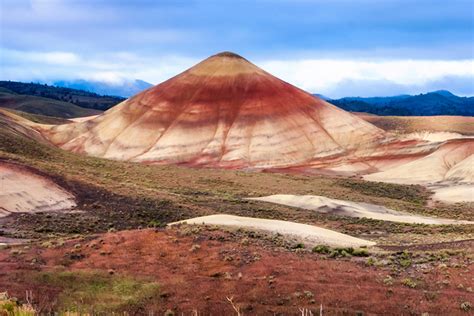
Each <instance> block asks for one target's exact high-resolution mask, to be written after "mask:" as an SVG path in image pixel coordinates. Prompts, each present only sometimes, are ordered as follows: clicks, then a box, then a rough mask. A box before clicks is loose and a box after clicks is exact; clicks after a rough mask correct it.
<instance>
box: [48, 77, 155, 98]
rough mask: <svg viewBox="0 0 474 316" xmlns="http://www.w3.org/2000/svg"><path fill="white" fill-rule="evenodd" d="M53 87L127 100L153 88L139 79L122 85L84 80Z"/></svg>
mask: <svg viewBox="0 0 474 316" xmlns="http://www.w3.org/2000/svg"><path fill="white" fill-rule="evenodd" d="M53 85H55V86H58V87H64V88H72V89H78V90H85V91H89V92H93V93H97V94H101V95H113V96H119V97H125V98H128V97H130V96H132V95H135V94H137V93H139V92H141V91H143V90H145V89H148V88H150V87H152V86H153V85H152V84H151V83H148V82H146V81H143V80H138V79H135V80H130V81H124V82H120V83H108V82H104V81H88V80H84V79H78V80H72V81H66V80H61V81H55V82H53Z"/></svg>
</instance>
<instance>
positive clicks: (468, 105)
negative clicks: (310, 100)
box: [328, 90, 474, 116]
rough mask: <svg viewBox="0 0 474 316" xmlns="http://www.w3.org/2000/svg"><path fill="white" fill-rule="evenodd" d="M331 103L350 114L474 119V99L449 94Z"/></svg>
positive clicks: (345, 100)
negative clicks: (461, 116)
mask: <svg viewBox="0 0 474 316" xmlns="http://www.w3.org/2000/svg"><path fill="white" fill-rule="evenodd" d="M328 101H329V102H331V103H332V104H335V105H337V106H339V107H341V108H342V109H344V110H346V111H352V112H367V113H373V114H377V115H403V116H408V115H423V116H433V115H465V116H473V115H474V97H458V96H456V95H454V94H452V93H451V92H449V91H445V90H439V91H433V92H428V93H425V94H419V95H399V96H394V97H372V98H361V97H346V98H342V99H337V100H328Z"/></svg>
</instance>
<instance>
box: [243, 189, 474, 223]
mask: <svg viewBox="0 0 474 316" xmlns="http://www.w3.org/2000/svg"><path fill="white" fill-rule="evenodd" d="M249 200H254V201H263V202H270V203H277V204H283V205H288V206H293V207H298V208H304V209H308V210H313V211H316V212H318V213H323V214H333V215H338V216H350V217H358V218H371V219H376V220H381V221H390V222H399V223H411V224H434V225H447V224H474V222H469V221H459V220H452V219H446V218H436V217H427V216H420V215H414V214H409V213H406V212H400V211H394V210H391V209H388V208H386V207H383V206H380V205H374V204H369V203H360V202H359V203H355V202H350V201H343V200H337V199H330V198H327V197H324V196H314V195H300V196H298V195H289V194H276V195H270V196H264V197H258V198H250V199H249Z"/></svg>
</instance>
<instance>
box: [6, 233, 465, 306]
mask: <svg viewBox="0 0 474 316" xmlns="http://www.w3.org/2000/svg"><path fill="white" fill-rule="evenodd" d="M78 242H79V243H81V247H80V248H76V247H73V245H74V244H77V243H78ZM196 244H197V245H199V246H200V248H199V249H196V250H194V251H192V250H191V247H192V246H193V245H196ZM74 253H75V254H82V255H83V256H84V257H80V256H79V257H78V258H79V259H75V260H74V261H71V260H70V259H68V258H69V256H70V254H74ZM104 254H105V255H104ZM32 258H37V262H39V263H36V264H31V263H30V262H31V260H32ZM364 261H365V259H364ZM65 262H69V264H68V265H67V268H66V269H68V270H71V271H77V270H89V269H99V270H105V271H110V270H113V271H114V273H116V274H125V275H131V276H146V277H150V278H152V279H155V280H156V281H157V282H159V283H160V284H161V285H162V295H161V298H159V299H157V300H155V301H153V303H152V304H151V305H150V306H148V308H149V309H150V310H155V311H159V312H160V313H163V312H164V311H165V310H167V309H172V310H174V311H175V312H177V313H178V314H179V315H181V313H185V315H188V314H190V313H191V312H192V311H193V310H197V311H198V312H199V315H210V314H212V315H232V314H233V311H232V308H231V306H230V304H229V303H228V302H227V301H226V297H233V298H234V302H235V303H236V304H237V305H238V306H239V307H240V308H241V309H242V311H243V313H244V314H245V315H264V314H269V315H274V314H285V315H298V314H300V313H299V311H298V308H302V307H307V308H311V309H312V310H313V311H314V314H315V315H316V314H317V312H319V307H320V304H322V305H323V309H324V312H325V315H335V314H337V315H346V314H347V315H354V313H355V312H356V311H362V312H364V315H374V314H377V315H410V314H417V315H420V314H421V313H423V312H429V314H430V315H457V314H459V315H462V314H465V313H464V312H462V311H461V310H460V309H459V304H460V303H461V302H463V301H466V300H467V301H470V302H471V303H472V302H473V300H474V295H473V294H472V293H469V292H467V291H466V290H464V289H460V288H457V286H458V284H461V283H462V284H463V285H464V287H469V286H470V287H472V286H473V282H472V275H473V272H474V271H473V267H472V265H470V266H468V267H467V268H466V267H464V268H447V269H444V270H443V269H438V268H434V270H431V271H429V272H428V273H427V274H422V273H421V272H419V273H418V274H419V275H414V276H412V277H415V278H420V280H417V283H418V284H419V285H418V286H417V288H415V289H411V288H408V287H406V286H403V285H401V283H400V280H401V279H403V278H404V277H406V275H405V276H403V274H402V275H399V276H394V284H393V285H385V284H384V283H383V281H382V280H383V279H384V278H386V276H387V275H388V274H390V270H388V269H384V268H374V267H368V266H366V265H365V264H364V263H362V262H354V259H353V260H352V261H351V260H348V259H345V260H343V259H338V260H335V259H326V258H324V257H322V256H320V255H316V254H310V253H294V252H288V251H286V250H283V249H279V248H275V247H274V246H270V245H269V244H268V242H267V243H265V242H263V241H261V240H260V241H259V240H254V239H250V244H249V245H243V244H242V243H241V242H239V237H236V236H235V235H232V234H229V233H224V232H219V231H213V232H201V233H199V235H190V236H181V235H180V234H179V233H177V232H176V231H174V230H166V231H158V232H155V231H153V230H140V231H123V232H119V233H109V234H105V235H101V236H98V237H97V238H95V239H94V240H90V241H88V242H84V241H83V242H80V241H71V242H68V243H66V244H65V245H64V246H61V247H59V248H55V249H44V248H34V247H33V248H32V249H30V250H26V253H25V254H23V255H17V256H13V255H11V254H10V251H9V250H2V251H0V290H5V289H6V290H8V291H9V293H10V294H12V295H16V296H19V297H21V296H22V295H23V293H24V292H25V290H32V288H31V284H25V283H18V282H17V281H18V278H19V276H21V275H23V274H25V273H28V272H33V271H40V270H43V271H44V270H51V269H53V268H54V267H56V266H58V265H61V264H65ZM447 275H448V276H447ZM443 280H448V281H449V282H448V283H446V282H444V283H442V281H443ZM33 290H34V291H36V293H34V297H38V296H42V297H43V298H44V297H47V300H45V299H43V301H49V302H52V301H54V296H55V295H57V292H55V290H54V289H47V288H45V287H42V288H41V289H35V288H33ZM304 291H310V292H311V293H312V294H313V295H314V297H311V294H309V292H308V296H306V294H304ZM297 293H303V294H301V295H298V294H297Z"/></svg>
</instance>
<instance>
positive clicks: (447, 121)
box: [354, 113, 474, 135]
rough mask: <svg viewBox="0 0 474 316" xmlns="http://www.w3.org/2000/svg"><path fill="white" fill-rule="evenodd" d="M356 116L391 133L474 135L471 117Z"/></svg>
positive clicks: (358, 114) (473, 123) (362, 114)
mask: <svg viewBox="0 0 474 316" xmlns="http://www.w3.org/2000/svg"><path fill="white" fill-rule="evenodd" d="M354 114H356V115H357V116H358V117H360V118H362V119H364V120H366V121H367V122H369V123H372V124H374V125H375V126H377V127H379V128H381V129H383V130H386V131H389V132H397V133H413V132H420V131H433V132H453V133H460V134H464V135H474V127H473V126H474V117H471V116H449V115H442V116H378V115H374V114H368V113H354Z"/></svg>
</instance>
